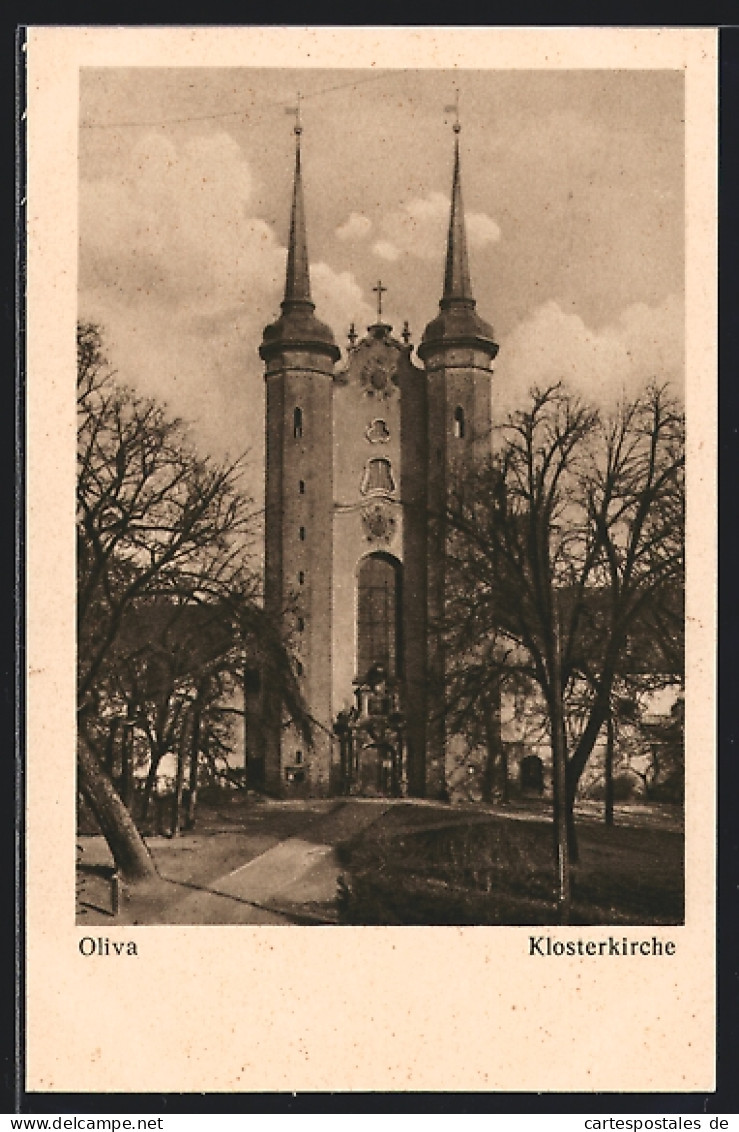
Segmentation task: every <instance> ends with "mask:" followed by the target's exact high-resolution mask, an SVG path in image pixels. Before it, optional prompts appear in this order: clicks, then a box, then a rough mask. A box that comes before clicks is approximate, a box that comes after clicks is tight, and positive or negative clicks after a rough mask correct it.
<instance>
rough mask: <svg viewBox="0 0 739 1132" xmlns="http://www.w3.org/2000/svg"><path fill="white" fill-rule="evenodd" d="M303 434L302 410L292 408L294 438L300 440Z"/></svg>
mask: <svg viewBox="0 0 739 1132" xmlns="http://www.w3.org/2000/svg"><path fill="white" fill-rule="evenodd" d="M302 435H303V410H302V409H300V408H298V407H297V406H296V408H295V409H294V410H293V436H294V437H295V439H296V440H300V438H301V436H302Z"/></svg>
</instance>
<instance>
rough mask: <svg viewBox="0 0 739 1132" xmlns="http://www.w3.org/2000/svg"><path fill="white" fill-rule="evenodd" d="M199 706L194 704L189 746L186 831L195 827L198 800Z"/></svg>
mask: <svg viewBox="0 0 739 1132" xmlns="http://www.w3.org/2000/svg"><path fill="white" fill-rule="evenodd" d="M199 756H200V704H199V703H197V702H196V704H195V710H194V714H193V721H192V742H191V744H190V781H189V790H190V792H189V795H188V799H187V817H186V819H185V824H186V827H187V829H192V828H193V826H194V825H195V807H196V805H197V800H198V770H199V767H200V762H199Z"/></svg>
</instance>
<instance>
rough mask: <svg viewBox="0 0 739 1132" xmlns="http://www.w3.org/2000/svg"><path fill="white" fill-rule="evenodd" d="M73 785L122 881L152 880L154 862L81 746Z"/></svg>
mask: <svg viewBox="0 0 739 1132" xmlns="http://www.w3.org/2000/svg"><path fill="white" fill-rule="evenodd" d="M77 785H78V787H79V789H80V791H81V793H82V795H83V797H84V799H85V801H86V802H87V804H88V806H89V807H90V809H91V811H92V813H93V815H94V817H95V820H96V821H97V823H98V825H99V827H100V832H101V833H102V835H103V837H104V838H105V840H106V841H107V843H108V848H109V849H110V852H111V853H112V855H113V860H114V861H115V864H116V868H117V869H118V871H119V873H120V874H121V876H122V877H123V878H124V880H127V881H137V880H145V879H147V878H148V877H153V876H156V867H155V865H154V861H153V859H152V857H151V854H150V853H149V850H148V849H147V847H146V845H145V844H144V841H143V839H142V837H141V834H140V833H139V831H138V830H137V828H136V826H135V825H134V823H133V819H132V817H131V815H130V814H129V812H128V810H127V809H126V807H125V806H124V805H123V802H122V800H121V798H120V796H119V794H118V793H117V792H116V790H115V787H114V786H113V784H112V782H111V781H110V779H109V778H108V777H107V775H106V774H105V773H104V771H103V770H102V769H101V767H100V766H99V764H98V761H97V759H96V758H95V756H94V754H93V753H92V751H91V750H89V748H88V747H87V746H86V744H84V743H80V744H78V753H77Z"/></svg>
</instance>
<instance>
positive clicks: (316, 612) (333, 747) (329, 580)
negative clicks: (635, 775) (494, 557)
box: [259, 125, 498, 798]
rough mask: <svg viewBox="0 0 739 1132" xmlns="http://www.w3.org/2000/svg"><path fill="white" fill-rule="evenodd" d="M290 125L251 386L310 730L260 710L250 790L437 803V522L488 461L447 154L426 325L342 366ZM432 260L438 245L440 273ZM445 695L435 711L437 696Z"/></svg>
mask: <svg viewBox="0 0 739 1132" xmlns="http://www.w3.org/2000/svg"><path fill="white" fill-rule="evenodd" d="M300 140H301V139H300V127H299V125H298V126H297V127H296V157H295V178H294V185H293V196H292V208H291V217H290V234H289V243H288V260H287V274H286V282H285V295H284V299H283V301H282V304H281V314H280V317H279V318H278V319H277V321H276V322H274V323H272V324H271V325H269V326H267V327H266V328H265V330H264V334H263V339H262V343H261V346H260V348H259V354H260V357H261V358H262V361H263V363H264V375H265V384H266V473H265V479H266V483H265V488H266V515H265V606H266V609H267V611H268V612H269V614H270V615H271V616H272V618H273V619H274V620H275V621H276V622H277V623H278V624H279V625H280V626H281V628H282V630H283V632H284V634H285V636H286V637H287V638H288V639H289V641H290V643H291V647H292V650H293V654H294V656H295V658H296V668H297V673H298V677H299V680H300V683H301V688H302V691H303V695H304V697H305V701H306V704H307V706H308V709H309V711H310V714H311V717H312V720H313V725H314V743H313V745H312V746H310V747H309V746H307V745H306V744H305V742H304V740H303V739H301V737H300V734H299V732H298V731H297V730H296V729H295V728H294V727H292V726H291V725H289V724H288V723H286V721H285V720H284V719H283V717H282V713H281V711H280V710H279V708H275V707H270V706H269V703H270V696H269V689H268V688H262V694H261V698H260V704H261V711H262V720H261V726H260V731H261V734H262V742H263V748H264V752H263V759H264V762H263V785H264V787H265V788H266V789H267V790H268V791H269V792H270V793H274V794H277V795H279V796H283V797H289V796H291V795H300V794H311V795H325V794H329V793H341V792H359V793H365V792H366V793H389V794H404V793H408V794H411V795H414V796H419V797H434V798H443V797H445V796H446V793H447V776H448V771H449V762H450V758H451V745H452V740H451V738H450V737H449V736H448V735H447V729H446V726H445V724H444V717H443V711H442V710H441V708H442V704H441V703H440V697H439V689H440V688H441V687H442V686H443V669H444V658H443V655H442V649H441V646H440V645H439V644H438V640H437V637H436V634H435V633H434V625H435V624H438V622H439V619H440V617H441V614H442V612H443V609H444V600H445V576H444V554H443V549H444V548H443V534H442V533H441V527H440V525H439V524H438V523H436V522H433V521H432V517H433V516H435V515H438V514H440V512H441V511H442V508H443V504H444V500H445V496H446V491H447V486H448V483H449V477H450V476H451V475H452V474H453V473H454V471H455V469H457V468H459V467H460V466H463V465H464V464H465V463H467V462H469V461H474V460H477V459H480V458H484V457H485V456H487V455H488V454H489V453H490V435H491V389H492V365H493V361H494V359H495V356H496V354H497V351H498V347H497V345H496V343H495V341H494V334H493V329H492V327H491V326H490V325H489V324H488V323H487V322H485V321H484V320H483V319H482V318H481V317H480V316H479V315H478V313H477V311H476V304H475V299H474V297H473V294H472V287H471V283H470V273H469V265H468V253H467V239H466V232H465V220H464V211H463V206H462V186H461V172H460V154H459V127H458V126H456V127H455V138H454V167H453V174H452V194H451V207H450V217H449V230H448V239H447V248H446V263H445V270H444V277H443V287H442V295H441V301H440V304H439V312H438V314H437V315H436V317H435V318H433V319H432V321H430V322H429V324H428V325H427V327H426V329H425V331H424V333H423V336H422V339H421V342H420V344H419V346H418V348H417V350H416V356H415V358H414V356H413V347H412V345H411V344H410V341H409V339H410V335H409V333H408V330H407V325H406V326H405V327H404V328H403V331H402V332H401V334H400V335H399V336H395V335H394V334H393V328H392V327H391V326H390V325H388V324H387V323H385V322H384V321H383V320H382V285H381V284H378V287H377V288H376V291H377V294H378V315H377V321H376V322H375V323H374V324H373V325H371V326H370V327H368V329H367V333H366V335H365V336H364V337H362V338H359V337H358V336H357V334H356V333H355V331H354V327H352V328H351V330H350V333H349V344H348V348H347V350H346V352H345V356H344V357H343V358H342V356H341V351H340V350H339V348H338V346H337V345H336V342H335V340H334V336H333V334H332V331H331V330H330V328H329V327H328V326H326V325H325V324H324V323H323V322H321V321H320V319H319V317H318V315H317V313H316V309H315V305H314V303H313V301H312V298H311V288H310V275H309V266H308V252H307V239H306V223H305V208H304V199H303V183H302V171H301V154H300ZM442 255H443V249H442V248H440V249H439V258H440V260H441V258H442ZM441 699H443V697H441Z"/></svg>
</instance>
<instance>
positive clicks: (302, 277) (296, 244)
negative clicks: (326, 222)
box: [259, 94, 340, 373]
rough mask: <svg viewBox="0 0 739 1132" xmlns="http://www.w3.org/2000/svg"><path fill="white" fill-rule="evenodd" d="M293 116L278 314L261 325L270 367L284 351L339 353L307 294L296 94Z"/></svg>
mask: <svg viewBox="0 0 739 1132" xmlns="http://www.w3.org/2000/svg"><path fill="white" fill-rule="evenodd" d="M288 113H290V114H293V115H294V116H295V125H294V127H293V132H294V134H295V176H294V179H293V199H292V207H291V209H290V235H289V238H288V242H287V270H286V272H285V297H284V299H283V300H282V303H281V304H280V305H281V308H282V313H281V315H280V317H279V318H278V319H277V321H276V322H272V323H270V325H269V326H265V328H264V333H263V335H262V345H261V346H260V347H259V356H260V357H261V358H262V360H263V361H265V362H266V363H267V368H268V373H269V372H272V371H271V370H270V367H271V366H273V365H277V364H278V363H279V360H280V358H284V354H285V351H286V350H308V351H311V352H313V353H314V354H316V355H322V356H324V357H326V356H328V357H329V358H330V359H331V361H332V362H336V361H338V359H339V356H340V351H339V348H338V346H337V345H336V343H335V342H334V336H333V334H332V332H331V328H330V327H328V326H326V324H325V322H321V321H320V320H319V319H318V318H316V316H315V309H316V308H315V303H314V302H313V299H312V298H311V293H310V272H309V269H308V243H307V240H306V237H305V205H304V203H303V172H302V169H301V167H300V137H301V134H302V133H303V125H302V122H301V120H300V95H299V94H298V102H297V106H294V107H289V108H288Z"/></svg>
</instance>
